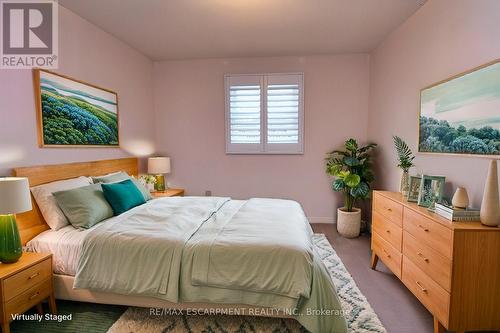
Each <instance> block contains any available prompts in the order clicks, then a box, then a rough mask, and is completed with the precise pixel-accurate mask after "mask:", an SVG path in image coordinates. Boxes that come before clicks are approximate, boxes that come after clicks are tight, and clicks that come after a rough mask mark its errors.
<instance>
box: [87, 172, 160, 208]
mask: <svg viewBox="0 0 500 333" xmlns="http://www.w3.org/2000/svg"><path fill="white" fill-rule="evenodd" d="M127 179H131V180H132V181H133V182H134V184H135V186H137V188H138V189H139V191H141V193H142V195H143V196H144V200H146V201H149V200H151V199H153V197H152V196H151V193H149V190H148V189H147V188H146V187H145V186H144V185H142V183H141V182H140V181H138V180H137V179H135V178H134V177H130V176H129V174H128V173H126V172H123V171H120V172H117V173H112V174H109V175H107V176H101V177H92V181H93V182H94V184H99V183H101V184H111V183H118V182H121V181H124V180H127Z"/></svg>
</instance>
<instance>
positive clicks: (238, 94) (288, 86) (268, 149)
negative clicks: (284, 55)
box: [225, 74, 304, 154]
mask: <svg viewBox="0 0 500 333" xmlns="http://www.w3.org/2000/svg"><path fill="white" fill-rule="evenodd" d="M225 86H226V153H228V154H302V153H303V151H304V149H303V140H304V133H303V131H304V130H303V128H304V105H303V100H304V98H303V96H304V93H303V75H302V74H248V75H226V77H225Z"/></svg>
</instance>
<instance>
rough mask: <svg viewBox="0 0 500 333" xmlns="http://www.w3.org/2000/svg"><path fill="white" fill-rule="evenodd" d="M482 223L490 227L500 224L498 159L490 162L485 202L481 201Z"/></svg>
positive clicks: (484, 196)
mask: <svg viewBox="0 0 500 333" xmlns="http://www.w3.org/2000/svg"><path fill="white" fill-rule="evenodd" d="M480 217H481V223H482V224H484V225H487V226H490V227H495V226H497V225H498V224H500V202H499V196H498V171H497V161H496V160H493V161H491V162H490V167H489V169H488V176H487V177H486V183H485V184H484V194H483V202H482V203H481V212H480Z"/></svg>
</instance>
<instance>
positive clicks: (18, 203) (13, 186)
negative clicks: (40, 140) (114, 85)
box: [0, 177, 32, 263]
mask: <svg viewBox="0 0 500 333" xmlns="http://www.w3.org/2000/svg"><path fill="white" fill-rule="evenodd" d="M31 209H32V207H31V196H30V188H29V182H28V178H18V177H5V178H1V177H0V261H1V262H2V263H11V262H16V261H17V260H18V259H19V258H20V257H21V255H22V245H21V237H20V236H19V230H18V229H17V224H16V216H15V215H14V214H16V213H22V212H26V211H29V210H31Z"/></svg>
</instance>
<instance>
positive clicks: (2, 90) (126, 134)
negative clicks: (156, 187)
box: [0, 7, 154, 175]
mask: <svg viewBox="0 0 500 333" xmlns="http://www.w3.org/2000/svg"><path fill="white" fill-rule="evenodd" d="M152 67H153V64H152V61H151V60H149V59H148V58H146V57H145V56H143V55H142V54H140V53H139V52H137V51H135V50H134V49H132V48H130V47H129V46H127V45H126V44H124V43H123V42H121V41H119V40H117V39H116V38H114V37H112V36H111V35H109V34H107V33H105V32H103V31H102V30H100V29H99V28H97V27H96V26H94V25H92V24H90V23H89V22H87V21H85V20H83V19H82V18H80V17H79V16H77V15H75V14H74V13H72V12H71V11H69V10H67V9H65V8H64V7H59V69H58V70H57V72H59V73H62V74H66V75H69V76H72V77H75V78H77V79H80V80H83V81H87V82H89V83H93V84H96V85H98V86H102V87H105V88H108V89H111V90H114V91H116V92H117V93H118V98H119V109H120V118H121V119H120V125H121V126H120V129H121V141H122V149H116V148H92V149H89V148H81V149H60V148H50V149H48V148H45V149H41V148H39V147H38V142H37V128H36V116H35V115H36V113H35V101H34V93H33V82H32V73H31V71H30V70H0V175H9V174H10V169H11V168H12V167H14V166H25V165H36V164H53V163H61V162H72V161H88V160H94V159H106V158H116V157H123V156H128V155H129V154H132V155H147V154H151V153H153V152H154V143H153V140H154V134H153V131H154V128H153V124H154V112H153V90H152V84H153V78H152Z"/></svg>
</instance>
